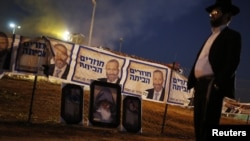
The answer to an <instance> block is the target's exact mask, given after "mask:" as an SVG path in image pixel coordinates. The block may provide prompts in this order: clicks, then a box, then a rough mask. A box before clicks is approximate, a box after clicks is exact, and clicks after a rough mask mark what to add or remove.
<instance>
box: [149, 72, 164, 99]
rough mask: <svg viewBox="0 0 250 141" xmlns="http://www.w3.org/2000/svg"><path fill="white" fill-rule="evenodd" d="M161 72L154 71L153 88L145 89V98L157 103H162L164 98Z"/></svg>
mask: <svg viewBox="0 0 250 141" xmlns="http://www.w3.org/2000/svg"><path fill="white" fill-rule="evenodd" d="M163 82H164V78H163V72H162V71H161V70H155V71H154V72H153V88H151V89H147V90H146V91H147V92H148V95H147V98H148V99H153V100H157V101H163V100H164V96H165V88H164V87H163Z"/></svg>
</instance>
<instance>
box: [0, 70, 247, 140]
mask: <svg viewBox="0 0 250 141" xmlns="http://www.w3.org/2000/svg"><path fill="white" fill-rule="evenodd" d="M38 78H39V77H38ZM33 80H34V79H33V78H32V79H27V78H26V77H25V76H18V75H17V76H12V77H9V76H5V77H3V78H2V79H0V140H1V141H44V140H46V141H106V140H109V141H110V140H114V141H123V140H138V141H149V140H150V141H158V140H162V141H164V140H167V141H193V140H194V131H193V121H192V120H193V119H192V115H193V111H192V109H188V108H183V107H180V106H172V105H167V108H166V105H164V104H158V103H153V102H148V101H143V102H142V108H143V109H142V130H141V132H138V133H128V132H126V131H122V130H121V126H118V127H117V128H115V129H114V128H102V127H94V126H88V125H87V121H88V118H87V117H88V108H89V107H88V104H89V92H88V91H84V107H83V110H84V112H83V123H82V124H77V125H74V124H65V123H61V122H60V106H61V85H60V84H55V83H51V82H50V81H48V79H38V81H37V83H36V84H35V85H34V81H33ZM33 86H36V88H35V89H33V88H34V87H33ZM33 90H34V95H33V97H32V92H33ZM166 109H167V111H166V113H167V114H166V118H164V113H165V110H166ZM164 120H165V122H163V121H164ZM163 123H165V124H163ZM222 123H224V124H229V123H230V124H232V123H234V124H245V122H244V121H240V120H234V119H230V118H223V119H222ZM162 125H163V126H162Z"/></svg>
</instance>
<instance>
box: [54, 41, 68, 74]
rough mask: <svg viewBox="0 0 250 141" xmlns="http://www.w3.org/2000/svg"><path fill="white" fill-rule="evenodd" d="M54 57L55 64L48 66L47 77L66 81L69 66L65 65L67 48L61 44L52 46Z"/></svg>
mask: <svg viewBox="0 0 250 141" xmlns="http://www.w3.org/2000/svg"><path fill="white" fill-rule="evenodd" d="M54 51H55V56H54V58H53V60H54V62H55V64H51V65H49V75H52V76H55V77H58V78H63V79H66V78H67V75H68V73H69V69H70V66H69V64H68V63H67V59H68V57H69V56H68V54H67V48H66V47H65V45H63V44H56V45H54Z"/></svg>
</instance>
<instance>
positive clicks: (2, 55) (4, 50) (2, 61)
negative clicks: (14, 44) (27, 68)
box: [0, 32, 10, 70]
mask: <svg viewBox="0 0 250 141" xmlns="http://www.w3.org/2000/svg"><path fill="white" fill-rule="evenodd" d="M8 45H9V41H8V36H7V35H6V34H5V33H4V32H0V70H1V69H7V67H6V66H7V61H6V58H7V56H8V55H9V54H10V52H9V51H8ZM8 59H9V58H8Z"/></svg>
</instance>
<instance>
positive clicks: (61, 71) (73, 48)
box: [0, 35, 193, 106]
mask: <svg viewBox="0 0 250 141" xmlns="http://www.w3.org/2000/svg"><path fill="white" fill-rule="evenodd" d="M6 42H8V47H6V49H7V50H9V51H8V52H9V53H3V54H11V59H1V60H0V64H2V63H3V62H4V63H5V65H1V68H0V69H1V71H10V72H17V73H29V74H30V73H31V74H34V75H47V76H48V77H53V78H58V79H61V80H62V81H64V82H68V83H74V84H79V85H84V86H89V85H90V84H91V82H92V81H94V80H99V81H106V82H109V83H116V84H119V85H120V86H121V88H122V94H130V95H140V96H141V97H142V99H143V100H149V101H153V102H160V103H168V104H176V105H182V106H190V103H191V101H192V97H193V90H187V79H186V77H185V76H183V75H182V74H180V73H178V72H175V71H172V70H171V69H170V68H169V67H168V66H166V65H162V64H158V63H153V62H149V61H144V60H141V59H136V58H132V57H129V56H124V55H119V54H116V53H113V52H111V51H108V50H105V49H102V48H98V47H88V46H84V45H78V44H74V43H71V42H66V41H62V40H59V39H55V38H51V37H46V36H42V37H38V38H29V37H24V36H19V35H13V36H12V37H7V40H6ZM1 52H2V51H1ZM1 54H2V53H1ZM9 56H10V55H9ZM5 58H6V57H5ZM6 62H7V65H6Z"/></svg>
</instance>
